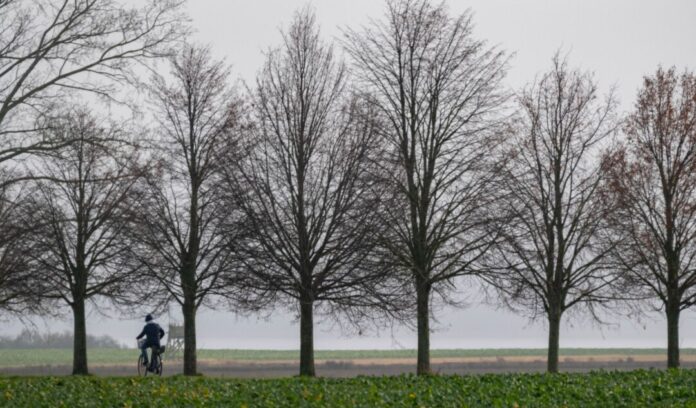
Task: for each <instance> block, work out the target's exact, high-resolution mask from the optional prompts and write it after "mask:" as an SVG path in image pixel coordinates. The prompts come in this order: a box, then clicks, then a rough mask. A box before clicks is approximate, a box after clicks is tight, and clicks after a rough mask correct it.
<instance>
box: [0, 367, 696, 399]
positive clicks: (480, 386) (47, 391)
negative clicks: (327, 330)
mask: <svg viewBox="0 0 696 408" xmlns="http://www.w3.org/2000/svg"><path fill="white" fill-rule="evenodd" d="M0 406H8V407H76V406H85V407H87V406H109V407H141V406H142V407H145V406H147V407H176V406H186V407H197V406H230V407H257V406H258V407H295V406H301V407H595V406H596V407H644V406H651V407H653V406H658V407H659V406H664V407H676V406H679V407H696V371H694V370H671V371H660V370H649V371H645V370H638V371H632V372H593V373H589V374H558V375H547V374H508V375H481V376H430V377H420V378H419V377H415V376H410V375H405V376H396V377H357V378H351V379H327V378H317V379H303V378H285V379H270V380H240V379H234V380H233V379H220V378H205V377H194V378H185V377H179V376H177V377H169V378H132V377H130V378H128V377H121V378H104V377H0Z"/></svg>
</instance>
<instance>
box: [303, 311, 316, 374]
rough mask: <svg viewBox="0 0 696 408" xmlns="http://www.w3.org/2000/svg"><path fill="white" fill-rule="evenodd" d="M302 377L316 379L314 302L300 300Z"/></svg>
mask: <svg viewBox="0 0 696 408" xmlns="http://www.w3.org/2000/svg"><path fill="white" fill-rule="evenodd" d="M300 375H301V376H306V377H314V376H315V375H316V373H315V371H314V302H312V300H309V299H304V300H300Z"/></svg>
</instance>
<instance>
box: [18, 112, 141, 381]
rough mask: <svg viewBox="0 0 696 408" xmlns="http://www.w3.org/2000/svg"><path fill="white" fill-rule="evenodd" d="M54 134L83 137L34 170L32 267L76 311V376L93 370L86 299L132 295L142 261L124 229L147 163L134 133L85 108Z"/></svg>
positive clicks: (48, 291) (48, 293) (50, 294)
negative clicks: (101, 119)
mask: <svg viewBox="0 0 696 408" xmlns="http://www.w3.org/2000/svg"><path fill="white" fill-rule="evenodd" d="M51 132H52V133H53V134H52V135H50V136H49V137H51V138H53V139H56V140H60V139H71V140H75V142H74V143H71V144H70V145H68V146H67V147H65V148H63V149H61V150H59V151H56V152H54V153H53V154H52V155H50V156H45V157H43V158H42V160H41V162H40V163H39V164H37V169H36V170H35V171H34V172H33V174H34V175H35V176H36V177H37V179H38V180H37V181H36V182H35V183H36V189H37V193H36V194H35V195H34V199H33V203H32V206H33V214H32V222H33V223H34V225H36V226H37V228H36V230H35V231H34V234H33V239H35V240H36V245H35V251H34V252H33V253H32V254H31V255H32V265H33V271H32V273H33V274H34V275H35V277H36V279H38V280H41V281H43V282H45V285H44V292H43V293H42V294H41V296H43V297H45V298H48V299H56V300H58V301H60V302H64V303H66V304H67V305H69V306H70V308H71V309H72V313H73V318H74V325H75V331H74V349H73V374H87V373H88V369H87V347H86V341H87V336H86V321H85V320H86V318H85V306H86V302H88V301H90V300H95V299H96V298H97V297H101V298H102V299H107V300H113V301H119V300H123V299H125V295H126V294H127V292H128V289H129V287H130V286H131V284H130V283H131V282H132V280H131V278H132V277H133V273H134V271H135V269H136V267H137V265H136V264H135V263H134V262H133V261H132V260H131V257H130V256H129V253H130V248H129V240H128V239H126V236H125V234H124V231H126V230H127V226H128V223H129V222H130V218H129V217H128V214H129V213H130V207H131V206H132V205H133V198H134V197H133V196H132V193H133V191H134V185H135V183H136V181H137V179H138V178H139V176H140V175H141V174H142V169H140V168H139V167H138V162H139V160H138V156H137V148H135V147H134V146H133V145H132V144H131V143H129V142H128V136H127V134H125V132H124V131H122V130H121V129H120V128H119V127H116V126H114V125H110V124H102V123H99V122H97V121H96V120H95V119H94V117H93V116H92V115H91V114H90V113H88V112H87V111H85V110H83V109H77V110H73V111H71V112H69V113H67V114H66V115H65V116H64V118H63V119H62V121H61V122H60V123H54V124H53V125H52V128H51Z"/></svg>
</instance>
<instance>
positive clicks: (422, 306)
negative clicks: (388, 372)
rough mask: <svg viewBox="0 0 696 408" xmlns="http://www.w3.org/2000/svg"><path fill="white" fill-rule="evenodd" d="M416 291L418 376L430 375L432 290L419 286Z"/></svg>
mask: <svg viewBox="0 0 696 408" xmlns="http://www.w3.org/2000/svg"><path fill="white" fill-rule="evenodd" d="M418 286H419V287H418V289H417V291H416V296H417V299H416V302H417V310H416V313H417V319H418V323H417V324H418V365H417V368H416V374H418V375H428V374H430V373H431V371H430V310H429V306H430V303H429V302H430V288H429V287H427V286H426V285H423V284H419V285H418Z"/></svg>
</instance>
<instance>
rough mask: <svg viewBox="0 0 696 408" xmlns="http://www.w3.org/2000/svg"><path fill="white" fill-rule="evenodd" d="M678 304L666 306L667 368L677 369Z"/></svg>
mask: <svg viewBox="0 0 696 408" xmlns="http://www.w3.org/2000/svg"><path fill="white" fill-rule="evenodd" d="M679 314H680V310H679V304H678V303H677V304H676V305H675V306H673V305H668V306H667V368H679Z"/></svg>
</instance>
